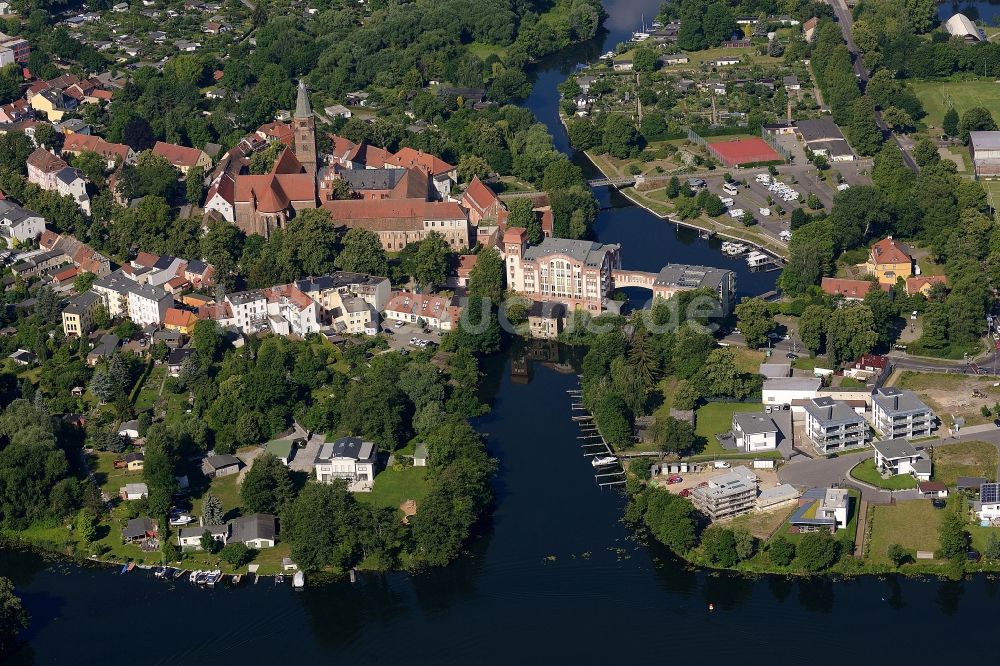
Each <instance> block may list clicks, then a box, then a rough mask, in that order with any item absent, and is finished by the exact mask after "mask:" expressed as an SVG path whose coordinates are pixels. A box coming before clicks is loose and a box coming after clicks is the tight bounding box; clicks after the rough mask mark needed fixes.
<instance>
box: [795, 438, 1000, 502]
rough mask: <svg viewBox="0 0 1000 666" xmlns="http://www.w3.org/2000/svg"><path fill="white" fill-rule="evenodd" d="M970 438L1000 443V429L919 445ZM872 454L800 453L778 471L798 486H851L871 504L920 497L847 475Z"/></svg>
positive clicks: (924, 443)
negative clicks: (819, 455) (809, 456)
mask: <svg viewBox="0 0 1000 666" xmlns="http://www.w3.org/2000/svg"><path fill="white" fill-rule="evenodd" d="M971 441H979V442H990V443H991V444H993V445H995V446H997V447H1000V429H995V428H992V427H990V428H987V429H985V430H982V431H979V432H967V433H965V434H961V435H957V436H955V437H950V436H946V437H942V438H941V439H938V440H933V441H928V442H922V443H918V445H917V448H918V449H920V448H935V447H940V446H949V445H952V444H957V443H959V442H971ZM873 455H874V450H873V449H870V448H869V449H867V450H865V451H864V452H863V453H856V454H848V455H843V456H840V457H839V458H818V459H806V458H803V457H801V456H800V457H798V458H796V459H795V460H794V461H791V462H789V463H787V464H785V465H783V466H782V467H781V468H780V469H779V471H778V478H779V479H780V480H781V482H782V483H790V484H792V485H793V486H796V487H798V488H807V487H808V488H815V487H820V488H823V487H829V486H832V485H840V486H850V487H852V488H856V489H858V490H860V491H861V496H862V498H863V499H864V500H865V501H867V502H868V503H870V504H888V503H889V502H890V501H891V500H892V498H893V497H895V498H896V499H898V500H899V499H917V498H919V497H920V495H919V494H918V493H917V491H916V490H897V491H894V492H890V491H888V490H878V489H875V488H872V487H870V486H867V485H864V484H861V483H858V482H856V481H854V480H852V479H850V478H849V477H848V472H850V471H851V469H852V468H853V467H854V466H855V465H857V464H858V463H859V462H861V461H862V460H866V459H868V458H871V457H872V456H873Z"/></svg>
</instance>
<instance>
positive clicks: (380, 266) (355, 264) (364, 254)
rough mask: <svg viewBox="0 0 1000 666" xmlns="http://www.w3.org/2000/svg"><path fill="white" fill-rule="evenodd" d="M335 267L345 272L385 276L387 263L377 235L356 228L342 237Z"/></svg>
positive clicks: (387, 268)
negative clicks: (341, 246)
mask: <svg viewBox="0 0 1000 666" xmlns="http://www.w3.org/2000/svg"><path fill="white" fill-rule="evenodd" d="M337 267H338V268H340V269H341V270H345V271H353V272H357V273H368V274H369V275H378V276H386V275H388V274H389V262H388V260H387V259H386V256H385V250H384V249H382V243H381V241H379V239H378V234H376V233H375V232H374V231H369V230H368V229H361V228H360V227H356V228H353V229H349V230H348V232H347V233H346V234H345V235H344V240H343V249H342V250H341V251H340V255H338V257H337Z"/></svg>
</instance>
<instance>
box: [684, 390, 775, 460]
mask: <svg viewBox="0 0 1000 666" xmlns="http://www.w3.org/2000/svg"><path fill="white" fill-rule="evenodd" d="M761 411H764V405H762V404H760V403H759V402H710V403H708V404H707V405H702V406H701V407H699V408H698V410H697V411H696V412H695V428H694V431H695V434H696V435H698V436H699V437H702V438H704V440H705V448H704V449H703V450H702V451H701V455H702V456H722V455H725V456H729V455H730V454H732V453H733V451H727V450H726V449H724V448H722V445H721V444H719V440H717V439H716V438H715V436H716V435H717V434H719V433H722V432H728V431H729V430H730V429H732V425H733V414H735V413H736V412H761ZM749 457H751V458H755V457H756V458H763V457H767V456H762V455H757V454H749Z"/></svg>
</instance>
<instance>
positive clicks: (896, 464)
mask: <svg viewBox="0 0 1000 666" xmlns="http://www.w3.org/2000/svg"><path fill="white" fill-rule="evenodd" d="M872 446H873V447H874V448H875V467H877V468H878V470H879V471H880V472H883V473H889V474H892V475H893V476H895V475H898V474H912V475H913V476H914V477H916V478H917V480H918V481H930V479H931V461H930V460H927V459H925V458H923V457H921V455H920V453H919V452H918V451H917V450H916V449H915V448H913V445H912V444H910V443H909V442H908V441H906V440H905V439H904V438H902V437H898V438H896V439H885V440H882V441H880V442H873V443H872Z"/></svg>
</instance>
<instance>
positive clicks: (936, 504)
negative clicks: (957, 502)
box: [931, 499, 946, 509]
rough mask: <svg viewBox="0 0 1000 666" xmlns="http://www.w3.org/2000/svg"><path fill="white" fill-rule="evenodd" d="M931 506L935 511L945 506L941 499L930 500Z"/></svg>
mask: <svg viewBox="0 0 1000 666" xmlns="http://www.w3.org/2000/svg"><path fill="white" fill-rule="evenodd" d="M931 504H932V505H933V506H934V508H935V509H943V508H944V507H945V505H946V502H945V501H944V500H943V499H932V500H931Z"/></svg>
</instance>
